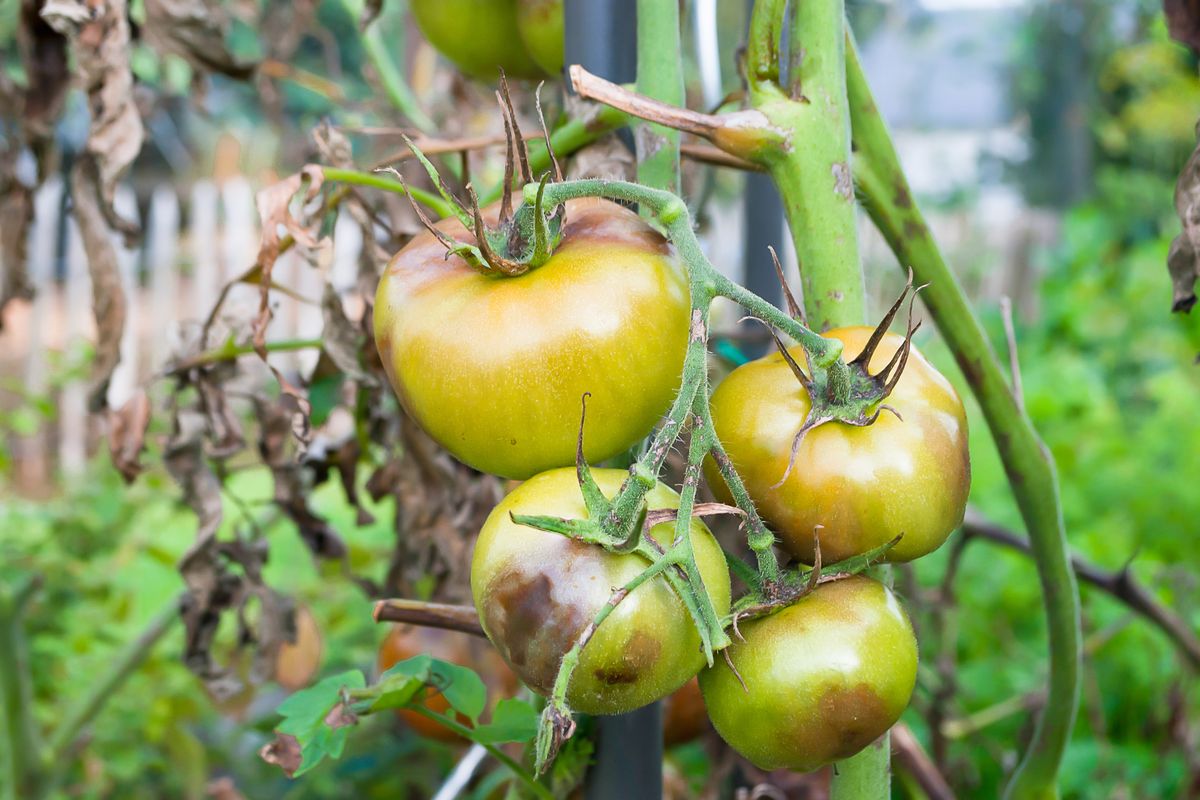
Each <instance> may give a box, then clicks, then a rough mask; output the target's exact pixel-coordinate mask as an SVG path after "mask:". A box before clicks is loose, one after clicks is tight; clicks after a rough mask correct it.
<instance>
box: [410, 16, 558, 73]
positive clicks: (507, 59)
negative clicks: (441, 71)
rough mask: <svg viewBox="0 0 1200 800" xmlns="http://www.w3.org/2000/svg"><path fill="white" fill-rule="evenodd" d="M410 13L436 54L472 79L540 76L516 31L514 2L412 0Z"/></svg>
mask: <svg viewBox="0 0 1200 800" xmlns="http://www.w3.org/2000/svg"><path fill="white" fill-rule="evenodd" d="M412 13H413V17H415V18H416V20H417V25H418V26H419V27H420V28H421V33H423V34H425V38H426V39H428V40H429V42H430V44H432V45H433V46H434V47H436V48H437V50H438V52H440V53H441V54H442V55H444V56H446V58H448V59H450V60H451V61H453V62H454V65H455V66H457V67H458V68H459V69H461V70H462V71H463V72H465V73H467V74H468V75H470V76H472V77H474V78H480V79H483V80H494V79H495V78H496V77H497V75H499V71H500V70H504V72H505V73H506V74H508V75H511V76H513V77H516V78H540V77H544V73H543V70H542V69H541V68H539V67H538V65H537V63H535V62H534V59H533V58H532V57H531V56H530V54H529V53H528V52H526V50H525V47H524V46H523V45H522V44H521V35H520V32H519V31H518V29H517V0H413V2H412Z"/></svg>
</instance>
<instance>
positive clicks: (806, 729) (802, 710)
mask: <svg viewBox="0 0 1200 800" xmlns="http://www.w3.org/2000/svg"><path fill="white" fill-rule="evenodd" d="M740 630H741V633H742V636H743V640H740V641H736V642H734V644H733V645H731V646H730V648H729V658H730V661H731V662H732V664H733V668H731V667H730V666H729V665H728V664H727V663H725V662H724V661H723V660H718V661H717V663H716V665H715V666H713V667H712V668H711V669H708V670H705V671H704V672H703V673H701V675H700V688H701V689H702V690H703V692H704V702H705V704H706V705H707V707H708V713H709V715H710V716H711V717H712V721H713V725H714V726H715V727H716V729H717V732H718V733H720V734H721V736H722V737H723V738H724V739H725V741H726V742H728V743H729V744H730V746H731V747H733V748H734V749H735V750H737V751H738V752H739V753H741V754H742V755H744V756H746V757H747V758H749V759H750V760H751V761H752V762H754V763H755V764H756V765H758V766H759V767H761V768H763V769H778V768H781V767H787V768H790V769H796V770H801V771H805V772H807V771H809V770H813V769H816V768H817V767H819V766H821V765H822V764H827V763H829V762H831V761H836V760H839V759H843V758H847V757H849V756H852V755H854V754H855V753H857V752H858V751H859V750H861V749H862V748H864V747H866V746H867V745H868V744H869V743H870V742H872V741H874V740H875V739H876V738H878V737H879V736H880V735H882V734H883V733H884V732H885V731H887V729H888V728H890V727H891V726H892V725H893V724H894V723H895V722H896V720H897V719H899V718H900V713H901V712H902V711H904V709H905V707H907V706H908V700H909V696H910V695H911V694H912V690H913V686H914V684H915V682H916V678H917V641H916V639H915V638H914V636H913V631H912V626H911V624H909V621H908V616H907V615H906V614H905V613H904V610H903V609H902V608H901V607H900V604H899V602H897V600H896V597H895V595H893V594H892V593H891V591H889V590H888V589H887V588H886V587H884V586H883V584H881V583H879V582H878V581H875V580H872V579H870V578H864V577H861V576H855V577H850V578H844V579H841V580H836V581H833V582H831V583H826V584H823V585H821V586H818V587H817V588H816V589H815V590H814V591H813V592H812V593H811V594H808V595H806V596H804V597H803V598H801V599H800V600H799V601H797V602H796V603H794V604H792V605H789V606H786V607H784V608H782V609H780V610H778V611H776V612H774V613H772V614H770V615H768V616H764V617H761V618H759V619H755V620H751V621H749V622H745V623H743V624H742V625H741V626H740ZM735 669H736V673H735V672H734V670H735ZM739 676H740V680H739ZM743 682H744V684H745V688H743V685H742V684H743Z"/></svg>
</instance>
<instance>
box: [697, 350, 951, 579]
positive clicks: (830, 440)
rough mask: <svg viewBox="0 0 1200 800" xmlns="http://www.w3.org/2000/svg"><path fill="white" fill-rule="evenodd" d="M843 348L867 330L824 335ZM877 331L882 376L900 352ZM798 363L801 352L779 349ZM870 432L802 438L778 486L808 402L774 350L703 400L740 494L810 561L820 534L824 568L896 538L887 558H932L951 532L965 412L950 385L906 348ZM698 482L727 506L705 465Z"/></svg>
mask: <svg viewBox="0 0 1200 800" xmlns="http://www.w3.org/2000/svg"><path fill="white" fill-rule="evenodd" d="M823 335H824V336H827V337H832V338H834V339H839V340H841V341H842V342H843V343H844V345H845V351H844V358H845V359H846V360H847V361H850V360H852V359H853V358H854V357H855V356H857V355H858V354H859V353H860V352H862V350H863V347H864V346H865V345H866V343H867V340H868V339H869V338H870V336H871V328H867V327H852V328H838V329H836V330H831V331H828V332H826V333H825V334H823ZM903 342H904V340H903V338H902V337H900V336H897V335H895V334H891V333H889V334H887V335H886V336H885V337H884V339H883V341H882V342H881V343H880V345H879V347H878V349H877V350H876V351H875V353H874V354H873V355H872V358H871V363H870V369H871V372H872V373H873V374H874V373H876V372H878V371H879V370H880V369H882V368H883V367H884V366H885V365H886V364H887V363H888V361H889V360H890V359H891V358H892V355H893V354H894V353H895V352H896V350H897V349H899V348H900V346H901V345H902V344H903ZM789 352H790V353H791V355H792V357H793V358H794V359H795V360H796V363H798V364H799V365H801V367H803V366H804V365H805V363H806V362H805V358H804V351H803V350H802V349H800V347H798V346H797V347H793V348H790V349H789ZM884 403H885V404H887V405H889V406H891V407H892V408H894V409H895V410H896V411H897V412H898V413H899V415H900V417H899V418H898V417H897V416H896V415H895V414H893V413H891V412H889V411H888V410H886V409H884V410H883V411H882V413H880V415H879V418H878V419H877V420H875V422H874V423H873V424H871V425H868V426H866V427H863V428H857V427H854V426H851V425H844V424H841V423H837V422H831V423H827V424H825V425H821V426H819V427H817V428H814V429H813V430H811V431H809V432H808V434H807V435H806V436H805V437H804V440H803V441H802V442H801V444H800V449H799V450H798V451H797V453H796V460H795V463H794V465H793V467H792V471H791V472H790V473H789V474H788V477H787V480H786V481H784V482H783V484H782V485H780V486H778V487H777V486H776V484H778V483H779V481H780V479H781V478H783V476H784V474H785V473H786V472H787V468H788V458H789V456H790V454H791V449H792V439H793V437H795V435H796V432H797V431H799V430H800V426H801V425H802V424H803V423H804V419H805V417H806V415H807V414H808V409H809V406H810V401H809V398H808V393H807V392H806V391H805V389H804V387H803V386H801V385H800V384H799V382H798V381H797V380H796V376H795V375H793V374H792V371H791V369H790V367H789V366H788V365H787V363H786V362H785V361H784V359H783V356H782V355H780V354H779V353H777V352H776V353H772V354H770V355H768V356H766V357H764V358H760V359H758V360H757V361H752V362H750V363H749V364H744V365H742V366H740V367H738V368H737V369H735V370H734V371H733V372H731V373H730V374H729V376H728V377H726V378H725V380H723V381H721V384H720V385H719V386H718V387H717V389H716V391H715V392H714V393H713V396H712V403H711V406H712V416H713V425H714V427H715V428H716V431H717V436H718V437H719V438H720V440H721V442H722V444H724V445H725V449H726V450H727V451H728V453H729V457H730V458H731V459H732V460H733V464H734V466H735V467H736V468H737V471H738V474H739V475H741V476H742V479H743V480H744V481H745V483H746V489H747V491H749V493H750V496H751V498H752V499H753V500H754V503H755V505H756V506H757V507H758V510H759V512H760V513H761V514H762V515H763V517H764V518H765V519H767V520H768V521H769V523H770V525H771V529H772V530H773V531H775V532H776V533H777V534H778V535H779V537H780V539H781V540H782V544H783V546H784V547H785V548H786V549H787V550H788V552H790V553H791V554H792V555H794V556H795V557H797V558H799V559H801V560H802V561H804V562H806V563H809V564H811V563H813V529H814V527H815V526H817V525H821V526H823V529H822V530H821V531H820V540H821V556H822V558H823V559H824V561H825V563H827V564H829V563H832V562H835V561H841V560H842V559H845V558H850V557H851V556H855V555H859V554H862V553H865V552H867V551H868V550H872V549H874V548H876V547H879V546H880V545H883V544H886V543H887V542H889V541H891V540H892V539H894V538H895V537H896V536H899V535H901V534H903V538H902V539H901V540H900V542H899V544H897V545H896V546H895V547H894V548H892V549H891V550H889V551H888V554H887V559H888V560H889V561H911V560H912V559H914V558H919V557H920V556H923V555H925V554H926V553H931V552H933V551H934V550H936V549H937V548H938V547H940V546H941V545H942V543H943V542H945V541H946V538H947V537H948V536H949V535H950V533H951V532H952V531H953V530H954V529H955V528H957V527H958V526H959V524H960V523H961V522H962V519H963V513H964V512H965V511H966V507H967V492H968V490H969V489H970V486H971V462H970V454H969V452H968V449H967V415H966V411H965V410H964V409H963V404H962V401H961V400H960V399H959V397H958V394H957V393H956V392H955V391H954V387H953V386H951V385H950V382H949V381H947V380H946V378H945V377H943V376H942V374H941V373H940V372H938V371H937V370H936V369H935V368H934V367H933V365H932V364H930V363H929V362H928V361H926V360H925V357H924V356H922V355H921V354H920V353H919V352H917V350H916V348H913V350H912V352H911V353H910V355H909V358H908V365H907V366H906V367H905V369H904V373H903V374H902V375H901V377H900V381H899V383H897V384H896V387H895V389H894V390H893V391H892V393H891V395H889V396H888V398H887V399H886V400H884ZM705 474H706V475H707V477H708V482H709V484H710V485H711V486H712V488H713V491H714V493H715V494H716V495H717V497H718V498H720V499H722V500H723V501H725V502H730V496H729V494H728V489H727V488H726V486H725V483H724V482H723V481H722V480H721V477H720V474H719V473H718V472H717V470H716V468H715V465H713V464H712V463H711V460H710V461H709V462H708V463H706V464H705Z"/></svg>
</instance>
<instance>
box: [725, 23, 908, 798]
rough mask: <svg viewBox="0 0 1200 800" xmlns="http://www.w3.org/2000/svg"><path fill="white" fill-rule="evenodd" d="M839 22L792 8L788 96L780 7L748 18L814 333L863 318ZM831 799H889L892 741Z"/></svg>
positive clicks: (844, 771)
mask: <svg viewBox="0 0 1200 800" xmlns="http://www.w3.org/2000/svg"><path fill="white" fill-rule="evenodd" d="M845 14H846V11H845V6H844V2H843V0H821V1H814V0H808V1H807V2H801V3H793V4H792V25H791V30H790V31H789V52H790V54H791V59H790V65H789V66H790V69H789V73H790V74H789V75H788V76H787V77H788V83H789V85H788V86H787V87H786V89H785V87H784V86H783V85H782V82H781V80H780V68H779V59H780V53H779V47H778V45H777V42H779V41H780V40H781V38H782V34H783V27H784V25H785V21H784V3H782V2H779V0H770V1H769V2H763V1H762V0H760V2H759V3H757V4H756V5H755V8H754V15H753V16H752V18H751V34H750V35H751V39H750V49H749V57H748V59H749V63H750V65H751V67H750V105H751V107H753V108H755V109H757V110H759V111H761V112H762V113H763V114H764V115H765V116H766V117H767V118H768V119H769V120H770V121H771V123H772V124H774V125H775V126H777V127H779V128H781V129H783V130H785V131H787V132H788V134H789V136H790V147H787V148H777V149H771V150H767V151H764V153H763V156H762V158H761V161H762V162H763V163H764V164H765V165H766V167H767V170H768V171H769V172H770V174H771V177H772V178H773V179H774V181H775V184H776V186H777V187H778V189H779V193H780V196H781V197H782V199H783V205H784V210H785V212H786V214H787V219H788V228H789V230H791V233H792V241H793V243H794V244H795V247H796V255H797V257H798V260H799V262H800V276H801V282H802V286H803V288H804V307H805V312H806V313H807V315H808V320H809V323H810V324H811V325H812V326H813V327H814V328H816V329H817V330H825V329H828V328H832V327H839V326H844V325H861V324H862V323H863V322H864V321H865V319H866V291H865V286H864V284H863V271H862V260H861V258H860V257H859V251H858V225H857V219H856V214H855V200H854V184H853V180H852V178H851V172H850V157H851V148H850V110H849V103H848V101H847V97H846V68H845ZM838 363H841V362H840V361H839V362H838ZM832 377H834V378H835V379H840V378H843V377H845V373H837V372H834V373H832ZM838 385H839V386H844V385H846V382H844V381H840V380H839V383H838ZM731 471H732V470H731ZM877 577H880V578H881V579H883V581H884V582H885V583H890V569H889V568H887V567H879V568H878V571H877ZM830 792H831V793H830V796H831V798H833V800H886V798H888V797H890V795H891V747H890V736H889V735H888V734H886V733H885V734H884V735H883V736H881V737H880V738H879V739H878V740H876V741H875V742H874V743H872V744H871V745H870V746H869V747H867V748H866V749H865V750H863V751H862V752H860V753H858V754H857V755H855V756H852V757H851V758H848V759H846V760H845V761H842V762H840V763H839V764H838V765H837V769H835V770H834V777H833V783H832V785H831V789H830Z"/></svg>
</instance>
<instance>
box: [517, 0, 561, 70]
mask: <svg viewBox="0 0 1200 800" xmlns="http://www.w3.org/2000/svg"><path fill="white" fill-rule="evenodd" d="M517 29H518V30H519V31H520V32H521V41H522V42H524V43H525V50H526V51H527V52H528V53H529V55H530V56H532V57H533V60H534V61H536V62H537V65H538V66H539V67H541V68H542V69H543V70H545V71H546V72H547V73H549V74H550V75H557V74H559V73H560V72H562V68H563V0H517Z"/></svg>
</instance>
